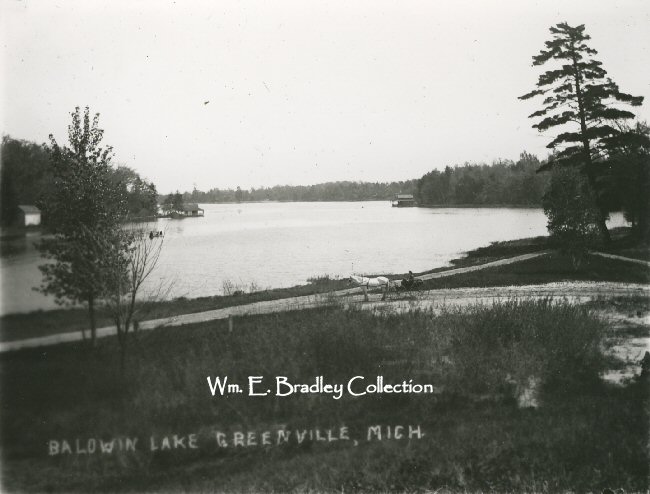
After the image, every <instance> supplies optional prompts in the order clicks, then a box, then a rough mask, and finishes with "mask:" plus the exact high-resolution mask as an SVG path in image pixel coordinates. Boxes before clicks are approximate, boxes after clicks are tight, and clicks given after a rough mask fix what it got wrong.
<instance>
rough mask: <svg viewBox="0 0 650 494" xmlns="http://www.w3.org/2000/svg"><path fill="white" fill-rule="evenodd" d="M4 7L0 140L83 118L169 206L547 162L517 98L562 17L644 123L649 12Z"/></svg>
mask: <svg viewBox="0 0 650 494" xmlns="http://www.w3.org/2000/svg"><path fill="white" fill-rule="evenodd" d="M0 1H2V2H3V3H2V4H1V5H2V13H1V14H2V15H1V17H2V21H1V22H2V34H0V36H2V61H1V64H2V65H1V67H2V87H1V88H0V89H1V92H2V98H3V99H2V103H1V107H0V110H1V111H2V113H1V115H2V117H1V120H0V121H1V122H2V132H3V134H10V135H11V136H12V137H15V138H21V139H28V140H33V141H37V142H39V143H40V142H44V141H46V140H47V136H48V134H50V133H53V134H54V135H55V137H57V140H58V141H59V142H65V141H66V137H67V134H66V132H67V131H66V129H67V125H68V123H69V120H70V117H69V113H70V112H71V111H72V110H73V109H74V107H75V106H82V107H83V106H86V105H88V106H90V108H91V111H93V112H99V113H100V114H101V118H100V123H101V127H102V128H104V129H105V142H106V143H108V144H111V145H112V146H113V147H114V150H115V161H116V162H117V163H123V164H126V165H128V166H130V167H132V168H134V169H135V170H137V171H138V172H139V173H140V174H141V175H143V176H144V177H146V178H148V179H149V180H152V181H153V182H154V183H155V184H156V185H157V187H158V190H159V191H160V192H163V193H166V192H169V191H171V190H174V189H177V188H178V189H180V190H191V189H192V187H193V185H194V184H196V186H197V187H198V188H199V189H201V190H208V189H210V188H212V187H219V188H226V187H235V186H237V185H240V186H241V187H242V188H249V187H251V186H253V187H259V186H271V185H276V184H292V185H298V184H313V183H319V182H325V181H331V180H364V181H391V180H406V179H410V178H418V177H420V176H421V175H422V174H424V173H426V172H428V171H430V170H432V169H434V168H444V166H446V165H454V164H462V163H464V162H466V161H469V162H481V161H485V162H491V161H492V160H493V159H496V158H509V159H516V158H517V157H518V156H519V153H520V152H521V151H523V150H527V151H529V152H532V153H534V154H537V155H538V156H539V157H540V158H542V157H545V156H546V149H545V144H546V143H547V142H549V140H550V136H549V135H540V134H539V133H537V131H535V130H534V129H532V128H531V127H530V125H531V121H530V120H529V119H527V115H529V114H530V113H532V112H533V111H535V110H536V109H537V108H538V104H539V102H521V101H519V100H517V96H519V95H521V94H524V93H526V92H528V91H529V90H531V89H533V87H534V85H535V82H536V80H537V76H538V74H539V73H540V68H538V67H532V65H531V57H532V56H533V55H535V54H536V53H538V52H539V50H540V49H541V48H542V47H543V43H544V41H545V40H547V39H549V38H550V35H549V32H548V28H549V27H550V26H551V25H553V24H556V23H558V22H562V21H567V22H569V23H570V24H585V25H586V28H587V32H588V33H589V34H590V35H591V37H592V41H591V46H592V47H594V48H595V49H597V50H598V51H599V55H598V57H597V58H598V59H600V60H601V61H602V62H603V64H604V67H605V69H606V70H607V71H608V72H609V75H610V76H611V77H612V78H613V79H614V81H615V82H617V83H618V84H619V86H620V87H621V89H622V90H623V91H626V92H629V93H631V94H633V95H642V96H645V97H646V102H645V103H644V105H643V107H641V108H640V109H636V113H637V115H639V116H640V118H641V119H647V120H650V111H649V110H648V108H650V106H649V105H650V34H649V33H650V29H649V27H650V2H649V1H648V0H638V1H637V0H629V1H612V0H609V1H606V2H595V1H593V0H581V1H574V0H571V1H569V0H562V1H555V0H540V1H523V0H513V1H497V0H492V1H487V0H485V1H473V2H470V1H457V0H455V1H448V2H442V1H439V2H434V1H427V2H415V1H411V2H407V1H382V0H372V1H350V0H344V1H326V2H315V1H305V0H297V1H283V0H280V1H273V2H268V1H246V2H235V1H227V0H226V1H223V0H222V1H210V2H189V1H178V2H167V1H162V0H155V1H134V0H127V1H115V0H113V1H110V2H87V1H80V2H71V1H55V0H54V1H53V0H47V1H31V0H24V1H12V0H0Z"/></svg>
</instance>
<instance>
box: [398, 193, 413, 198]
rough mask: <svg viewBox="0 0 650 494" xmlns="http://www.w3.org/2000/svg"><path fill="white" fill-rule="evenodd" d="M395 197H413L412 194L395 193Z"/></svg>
mask: <svg viewBox="0 0 650 494" xmlns="http://www.w3.org/2000/svg"><path fill="white" fill-rule="evenodd" d="M395 199H413V194H395Z"/></svg>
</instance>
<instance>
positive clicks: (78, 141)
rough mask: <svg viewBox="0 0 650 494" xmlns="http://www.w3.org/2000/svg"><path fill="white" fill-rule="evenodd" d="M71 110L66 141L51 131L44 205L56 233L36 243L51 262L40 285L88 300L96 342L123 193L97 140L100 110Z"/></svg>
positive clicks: (65, 298)
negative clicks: (63, 143)
mask: <svg viewBox="0 0 650 494" xmlns="http://www.w3.org/2000/svg"><path fill="white" fill-rule="evenodd" d="M71 116H72V123H71V124H70V125H69V126H68V140H69V145H68V146H60V145H59V144H58V143H57V142H56V140H55V139H54V137H53V136H52V135H50V147H49V152H50V156H51V162H52V173H53V182H54V186H53V187H52V188H51V191H50V193H49V194H47V195H46V197H44V200H43V202H42V207H43V214H44V216H47V218H48V227H49V229H50V230H51V232H52V233H53V234H54V235H53V237H52V238H47V237H46V238H45V239H43V240H42V241H41V242H40V243H39V244H38V245H37V247H38V248H39V250H40V251H41V255H42V256H43V257H44V258H46V259H49V260H51V261H53V262H51V263H48V264H44V265H42V266H39V268H40V270H41V271H42V273H43V283H42V285H41V287H40V290H41V291H42V292H43V293H46V294H53V295H54V296H55V297H56V301H57V303H66V302H72V303H76V302H80V303H86V304H87V306H88V312H89V319H90V333H91V341H92V344H93V345H94V344H95V337H96V322H95V305H96V303H97V301H98V299H99V298H101V297H102V296H103V294H104V293H105V289H106V283H107V272H106V266H107V265H109V264H110V262H109V260H110V259H113V258H114V257H115V254H114V251H115V250H116V249H118V248H119V246H120V245H121V243H120V242H121V234H120V223H121V221H122V220H123V219H124V218H125V217H126V212H127V210H126V198H125V196H124V193H123V188H122V187H120V185H119V184H118V183H116V182H115V181H114V180H112V178H111V168H110V161H111V155H112V148H111V147H110V146H109V147H105V148H103V147H101V146H100V144H101V141H102V137H103V133H104V131H103V130H101V129H100V128H99V114H96V115H95V116H94V118H93V119H92V122H91V120H90V111H89V109H88V107H86V109H85V111H84V113H83V115H82V114H81V112H80V110H79V107H77V108H75V111H74V112H72V113H71ZM82 334H83V336H84V338H85V333H84V332H83V331H82Z"/></svg>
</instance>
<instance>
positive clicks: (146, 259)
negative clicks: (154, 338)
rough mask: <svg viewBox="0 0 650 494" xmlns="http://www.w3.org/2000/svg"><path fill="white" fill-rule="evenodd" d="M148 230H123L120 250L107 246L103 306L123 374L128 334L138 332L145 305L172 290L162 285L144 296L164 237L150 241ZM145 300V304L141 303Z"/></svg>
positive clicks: (153, 238) (110, 245)
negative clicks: (114, 332) (113, 332)
mask: <svg viewBox="0 0 650 494" xmlns="http://www.w3.org/2000/svg"><path fill="white" fill-rule="evenodd" d="M149 230H150V229H149V228H148V227H147V228H143V227H141V226H140V227H135V228H124V229H122V231H121V241H120V245H119V246H118V248H115V244H107V245H105V246H104V249H105V251H106V252H110V253H111V254H110V255H107V256H105V257H104V261H105V262H106V263H107V265H106V266H105V267H106V272H107V273H108V277H107V278H108V279H107V285H106V288H107V289H106V290H105V295H104V299H103V302H104V305H105V307H106V309H107V312H108V313H109V315H110V316H111V318H112V319H113V322H114V323H115V326H116V328H117V341H118V343H119V345H120V369H121V371H122V372H123V371H124V363H125V359H126V351H127V342H128V336H129V332H130V330H131V329H132V328H136V327H137V324H138V322H137V321H138V320H139V318H140V316H141V315H142V310H143V307H144V305H145V302H152V301H154V300H158V299H161V298H164V296H165V295H166V294H167V291H168V290H169V288H170V286H164V284H162V283H160V284H158V285H157V286H155V290H154V291H153V292H149V293H147V294H144V293H143V285H144V283H145V282H146V281H147V279H149V277H150V276H151V273H152V272H153V271H154V269H155V268H156V265H157V264H158V259H159V258H160V253H161V251H162V247H163V239H164V236H153V237H151V236H150V235H149V234H148V232H149ZM140 296H143V298H144V301H142V300H139V298H140Z"/></svg>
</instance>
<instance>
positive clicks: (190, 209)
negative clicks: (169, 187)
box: [179, 203, 204, 216]
mask: <svg viewBox="0 0 650 494" xmlns="http://www.w3.org/2000/svg"><path fill="white" fill-rule="evenodd" d="M179 212H180V213H181V214H182V215H183V216H203V214H204V211H203V209H202V208H200V207H199V205H198V204H196V203H189V204H183V206H182V207H181V210H180V211H179Z"/></svg>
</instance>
